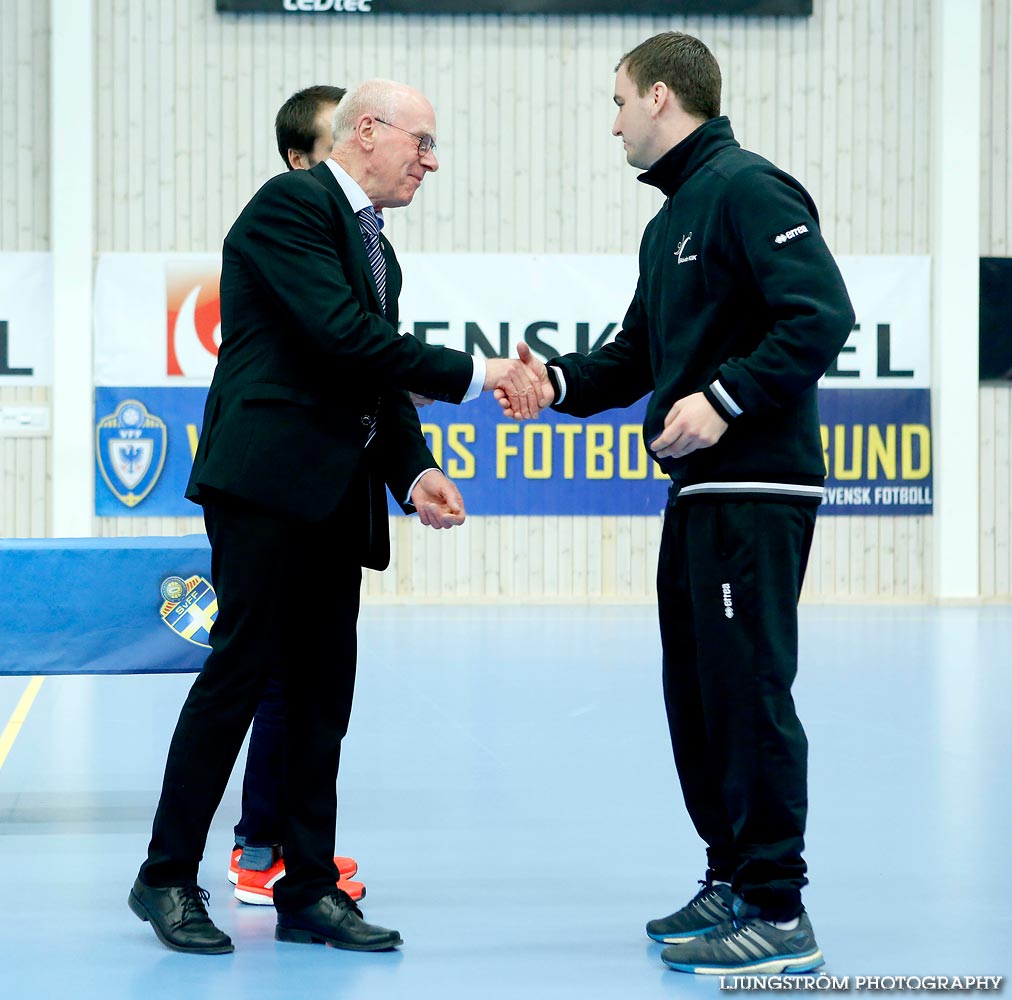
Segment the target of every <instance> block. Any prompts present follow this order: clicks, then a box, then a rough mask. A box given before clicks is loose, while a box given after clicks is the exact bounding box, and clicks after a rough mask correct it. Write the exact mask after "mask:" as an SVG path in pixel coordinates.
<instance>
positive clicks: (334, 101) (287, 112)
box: [274, 84, 347, 170]
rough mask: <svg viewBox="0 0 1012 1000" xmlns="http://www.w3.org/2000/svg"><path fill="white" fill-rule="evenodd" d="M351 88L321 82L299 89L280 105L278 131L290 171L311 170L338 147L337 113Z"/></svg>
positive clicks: (276, 127) (279, 146)
mask: <svg viewBox="0 0 1012 1000" xmlns="http://www.w3.org/2000/svg"><path fill="white" fill-rule="evenodd" d="M346 93H347V91H346V90H345V89H344V87H331V86H328V85H327V84H317V85H316V86H313V87H306V88H304V89H303V90H299V91H296V92H295V93H294V94H292V96H291V97H289V98H288V100H287V101H285V103H284V104H282V105H281V107H280V108H278V113H277V115H276V116H275V118H274V134H275V135H276V137H277V141H278V152H279V153H280V154H281V159H282V161H283V162H284V164H285V166H286V167H287V168H288V169H289V170H308V169H309V168H310V167H315V166H316V164H317V163H320V162H321V161H322V160H325V159H326V158H327V157H328V156H330V151H331V150H332V149H333V148H334V112H335V111H336V110H337V106H338V104H340V103H341V98H342V97H344V95H345V94H346Z"/></svg>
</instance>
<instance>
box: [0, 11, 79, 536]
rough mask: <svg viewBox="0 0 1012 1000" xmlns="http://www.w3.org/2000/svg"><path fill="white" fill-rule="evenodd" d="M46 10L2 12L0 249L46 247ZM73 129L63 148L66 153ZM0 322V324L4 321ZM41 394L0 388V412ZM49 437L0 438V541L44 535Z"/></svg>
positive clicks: (45, 397)
mask: <svg viewBox="0 0 1012 1000" xmlns="http://www.w3.org/2000/svg"><path fill="white" fill-rule="evenodd" d="M49 123H50V117H49V4H48V3H36V2H32V0H3V10H2V13H0V251H4V252H17V251H40V250H48V249H49V161H50V159H51V157H52V152H53V151H52V140H51V139H50V135H49ZM72 131H73V130H72V129H70V128H68V130H67V146H66V150H67V151H68V152H69V151H70V150H71V149H72ZM3 318H4V317H3V316H0V319H3ZM48 403H49V390H48V389H46V388H34V387H33V388H28V387H26V388H19V387H16V386H0V406H16V405H18V404H29V405H33V406H38V405H47V404H48ZM49 478H50V447H49V438H48V436H40V437H14V436H9V435H3V434H0V537H5V538H44V537H46V536H47V535H48V534H49V533H50V528H51V524H52V519H51V517H50V514H49V508H50V504H49Z"/></svg>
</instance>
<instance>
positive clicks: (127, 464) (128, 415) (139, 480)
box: [95, 399, 168, 507]
mask: <svg viewBox="0 0 1012 1000" xmlns="http://www.w3.org/2000/svg"><path fill="white" fill-rule="evenodd" d="M167 439H168V429H167V428H166V426H165V421H163V420H162V419H161V418H160V417H157V416H155V415H154V414H153V413H148V410H147V407H146V406H145V405H144V404H143V403H141V402H139V401H138V400H136V399H125V400H123V402H122V403H120V404H119V406H117V407H116V412H115V413H111V414H109V415H108V416H105V417H102V419H101V420H99V422H98V425H97V427H96V428H95V457H96V459H97V461H98V468H99V471H100V472H101V473H102V478H103V479H104V480H105V483H106V486H108V487H109V489H110V490H111V491H112V493H113V495H114V496H115V497H116V499H117V500H119V501H120V503H123V504H125V505H126V506H127V507H136V506H137V504H139V503H140V502H141V501H142V500H143V499H144V498H145V497H146V496H147V495H148V494H149V493H150V492H151V489H152V487H153V486H154V485H155V483H156V482H158V477H159V476H160V475H161V474H162V466H163V465H164V464H165V453H166V441H167Z"/></svg>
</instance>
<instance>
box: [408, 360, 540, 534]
mask: <svg viewBox="0 0 1012 1000" xmlns="http://www.w3.org/2000/svg"><path fill="white" fill-rule="evenodd" d="M517 356H518V359H519V360H517V359H512V358H489V359H488V360H487V361H486V363H485V382H484V384H483V385H482V390H483V391H488V390H489V389H492V390H493V395H494V396H495V398H496V399H497V400H498V402H499V405H500V406H501V407H502V409H503V413H504V414H505V415H506V416H508V417H512V418H513V419H514V420H536V419H537V418H538V416H539V415H540V413H541V411H542V410H543V409H545V408H546V407H548V406H551V405H552V403H553V402H555V390H554V389H553V388H552V383H551V381H550V380H549V378H548V369H547V368H546V367H545V365H544V363H543V362H542V361H539V360H538V359H537V358H536V357H535V356H534V354H533V353H532V352H531V349H530V347H528V346H527V344H525V343H524V342H523V341H521V342H520V343H519V344H517ZM411 398H412V400H413V401H414V403H415V405H416V406H426V405H428V404H429V403H431V402H432V400H431V399H428V398H426V397H424V396H419V395H417V394H416V393H412V394H411ZM411 502H412V503H413V504H414V506H415V510H417V511H418V519H419V521H421V522H422V524H424V525H427V526H428V527H430V528H435V529H436V530H439V529H440V528H453V527H456V526H457V525H460V524H463V523H464V518H465V517H466V514H465V512H464V498H463V497H462V496H461V495H460V490H458V489H457V487H456V486H455V485H454V484H453V482H452V481H451V480H449V479H448V478H447V477H446V476H445V475H444V474H443V473H442V472H440V471H439V470H438V469H430V470H429V471H428V472H426V473H425V474H424V475H423V476H422V477H421V478H420V479H419V480H418V482H417V483H416V484H415V487H414V489H413V490H412V491H411Z"/></svg>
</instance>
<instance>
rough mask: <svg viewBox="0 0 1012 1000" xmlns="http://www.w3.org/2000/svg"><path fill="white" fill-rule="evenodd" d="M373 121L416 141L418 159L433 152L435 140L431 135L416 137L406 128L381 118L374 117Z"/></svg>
mask: <svg viewBox="0 0 1012 1000" xmlns="http://www.w3.org/2000/svg"><path fill="white" fill-rule="evenodd" d="M373 120H374V121H378V122H379V123H380V124H381V125H389V126H390V128H395V129H397V131H398V132H403V133H404V134H405V135H410V136H411V138H412V139H417V140H418V156H419V157H422V156H427V155H428V154H429V153H433V152H435V149H436V140H435V139H433V138H432V136H431V135H416V134H415V133H414V132H409V131H408V130H407V129H406V128H401V127H400V125H395V124H394V123H393V122H388V121H384V120H383V119H382V118H376V117H375V116H374V117H373Z"/></svg>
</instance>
